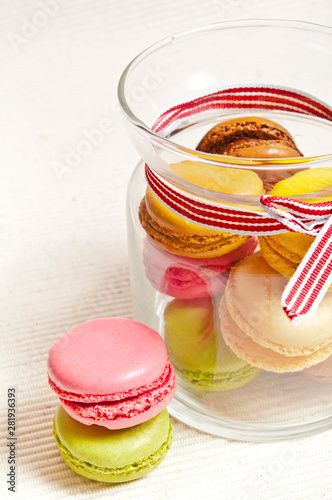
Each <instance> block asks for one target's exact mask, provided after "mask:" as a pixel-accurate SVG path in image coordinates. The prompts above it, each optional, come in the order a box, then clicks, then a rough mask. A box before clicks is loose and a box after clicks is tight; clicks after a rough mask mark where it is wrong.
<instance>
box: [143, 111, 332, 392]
mask: <svg viewBox="0 0 332 500" xmlns="http://www.w3.org/2000/svg"><path fill="white" fill-rule="evenodd" d="M197 149H198V150H199V151H202V152H205V153H210V154H218V155H227V156H234V157H242V158H260V159H264V158H290V157H299V156H302V153H301V152H300V151H299V149H298V147H297V146H296V143H295V141H294V139H293V137H292V136H291V134H290V133H289V132H288V131H287V130H286V129H285V128H284V127H282V126H281V125H279V124H277V123H276V122H273V121H271V120H266V119H262V118H258V117H240V118H235V119H231V120H227V121H224V122H221V123H219V124H217V125H216V126H215V127H213V128H212V129H211V130H209V131H208V132H207V133H206V134H205V136H204V137H203V138H202V139H201V141H200V142H199V144H198V146H197ZM170 168H171V169H172V170H173V171H174V172H175V173H176V174H177V175H178V176H179V177H180V178H182V179H184V180H185V181H187V182H189V183H191V184H194V185H196V186H199V187H201V188H203V189H208V190H210V191H217V192H221V193H229V194H235V195H247V196H250V195H251V196H259V195H260V194H262V193H263V192H264V191H265V192H269V193H270V194H272V195H276V196H295V195H306V196H307V197H308V194H309V193H311V192H316V191H320V190H322V189H326V188H328V187H329V186H331V184H332V169H326V168H325V169H324V168H322V169H315V170H314V171H312V170H303V171H301V172H299V173H298V174H296V175H292V172H290V171H287V170H284V169H280V170H275V169H274V168H271V167H270V166H268V165H267V166H266V169H265V170H264V169H263V168H260V169H259V170H257V172H258V173H256V172H254V171H251V170H245V169H243V170H242V169H234V170H232V169H228V168H224V167H216V166H214V165H205V164H204V166H203V167H202V165H201V164H200V163H198V162H188V161H184V162H181V163H178V164H174V165H171V166H170ZM324 199H328V200H330V199H332V195H331V193H329V192H327V193H326V195H325V198H324V197H323V198H322V197H321V198H320V201H323V200H324ZM306 201H309V202H310V198H309V200H308V199H307V200H306ZM311 201H312V202H314V201H316V200H315V199H313V198H312V199H311ZM140 220H141V223H142V225H143V227H144V229H145V230H146V232H147V234H148V236H149V239H150V240H152V241H150V242H147V244H146V249H145V267H146V272H147V276H148V278H149V279H150V281H151V283H152V284H153V285H154V286H155V288H157V289H158V290H160V291H162V292H164V293H166V294H169V295H171V296H172V297H174V298H175V300H173V301H172V302H170V303H169V304H168V305H167V306H166V309H165V313H164V322H165V341H166V343H167V347H168V350H169V353H170V356H171V359H172V361H173V363H174V366H175V367H176V368H177V369H178V372H179V373H180V374H181V375H182V377H183V378H184V379H186V380H187V382H188V383H189V385H190V386H192V387H196V388H201V389H204V390H225V389H227V388H235V387H237V386H240V385H243V383H246V381H248V380H250V379H251V378H253V377H254V376H255V375H256V374H257V371H256V372H255V371H254V367H256V368H259V369H264V370H268V371H274V372H286V371H288V372H292V371H298V370H302V369H304V368H306V367H309V366H313V365H315V364H317V363H319V362H320V361H323V360H324V359H326V357H328V356H329V354H330V353H331V352H332V334H331V333H330V332H329V328H328V322H329V313H328V311H329V309H330V307H331V305H332V296H331V297H330V294H329V293H328V294H327V295H326V297H325V298H324V300H323V302H322V304H321V305H320V307H319V310H318V312H317V313H316V314H315V316H314V317H313V318H312V319H310V320H306V322H305V323H303V324H302V325H301V328H300V329H299V328H297V327H295V326H294V325H293V324H292V323H291V322H290V321H289V320H288V319H287V318H286V316H285V314H284V312H283V310H282V308H281V306H280V303H281V295H282V293H283V290H284V288H285V286H286V284H287V279H288V278H289V277H290V276H292V274H293V273H294V271H295V269H296V267H297V266H298V264H299V263H300V262H301V260H302V258H303V256H304V255H305V253H306V252H307V250H308V248H309V247H310V245H311V243H312V241H313V240H312V238H311V237H309V236H306V235H303V234H300V233H283V234H279V235H271V236H264V237H260V239H259V242H260V246H261V250H262V251H261V252H257V253H254V252H255V249H256V243H255V241H254V240H253V239H249V240H248V239H247V240H246V241H243V240H242V242H241V243H240V239H241V238H245V237H243V236H239V235H233V234H230V233H222V232H220V231H209V230H206V229H205V228H202V227H199V226H197V225H194V224H191V223H189V222H188V221H185V220H182V219H181V218H180V217H178V216H177V215H175V214H173V213H171V212H170V211H168V209H166V207H164V206H163V205H162V204H161V203H160V202H159V201H158V200H157V199H156V198H155V197H154V196H153V195H152V193H151V192H150V191H149V190H148V191H147V193H146V196H145V199H144V200H143V201H142V203H141V207H140ZM165 268H166V269H165ZM220 295H221V300H220V307H219V313H220V328H219V327H218V326H217V327H216V326H215V325H216V321H215V316H216V314H215V307H214V304H215V303H216V302H218V300H219V299H218V296H219V297H220ZM229 353H231V354H229ZM232 356H233V358H232ZM242 368H243V369H244V371H245V372H246V375H244V376H241V370H242ZM225 373H228V374H230V377H231V381H230V382H229V381H227V383H226V382H225V380H227V376H226V377H225ZM236 373H237V375H235V374H236Z"/></svg>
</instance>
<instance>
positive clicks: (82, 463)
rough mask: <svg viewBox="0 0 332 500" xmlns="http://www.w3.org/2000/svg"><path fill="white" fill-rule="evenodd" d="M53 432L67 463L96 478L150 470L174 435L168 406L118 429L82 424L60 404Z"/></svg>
mask: <svg viewBox="0 0 332 500" xmlns="http://www.w3.org/2000/svg"><path fill="white" fill-rule="evenodd" d="M53 435H54V438H55V441H56V444H57V445H58V447H59V450H60V454H61V456H62V458H63V459H64V461H65V462H66V464H67V465H69V467H70V468H71V469H73V471H75V472H77V474H80V475H81V476H84V477H87V478H89V479H94V480H95V481H103V482H109V483H120V482H125V481H132V480H133V479H138V478H139V477H141V476H144V475H145V474H147V473H149V472H150V471H152V470H153V469H154V468H155V467H157V466H158V465H159V464H160V462H161V461H162V460H163V458H164V457H165V455H166V453H167V451H168V449H169V447H170V445H171V442H172V437H173V432H172V423H171V421H170V418H169V415H168V412H167V410H166V409H165V410H163V411H162V412H161V413H159V414H158V415H157V416H156V417H153V418H152V419H150V420H148V421H146V422H144V423H142V424H138V425H135V426H134V427H129V428H126V429H120V430H110V429H107V428H106V427H102V426H100V425H84V424H81V423H80V422H78V421H77V420H74V419H73V418H72V417H71V416H69V415H68V414H67V413H66V412H65V410H64V409H63V407H62V406H61V405H60V406H59V407H58V409H57V411H56V414H55V417H54V421H53Z"/></svg>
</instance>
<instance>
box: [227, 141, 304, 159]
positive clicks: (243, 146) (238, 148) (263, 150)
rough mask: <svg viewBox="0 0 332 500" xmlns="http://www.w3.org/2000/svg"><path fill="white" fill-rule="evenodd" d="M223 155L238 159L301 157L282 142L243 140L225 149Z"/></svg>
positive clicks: (296, 151)
mask: <svg viewBox="0 0 332 500" xmlns="http://www.w3.org/2000/svg"><path fill="white" fill-rule="evenodd" d="M223 154H225V155H229V156H235V157H238V158H294V157H298V156H301V154H300V153H299V151H298V150H296V149H294V148H292V147H290V146H289V145H288V144H285V143H283V142H282V141H264V140H263V139H247V140H245V139H241V140H239V141H235V142H232V143H231V144H229V145H228V146H226V147H225V148H224V152H223Z"/></svg>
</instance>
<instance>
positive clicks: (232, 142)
mask: <svg viewBox="0 0 332 500" xmlns="http://www.w3.org/2000/svg"><path fill="white" fill-rule="evenodd" d="M196 149H197V150H198V151H202V152H205V153H212V154H219V155H228V156H235V157H242V158H290V157H297V156H302V153H301V152H300V151H299V149H298V148H297V146H296V144H295V141H294V139H293V137H292V136H291V134H290V133H289V132H288V130H286V129H285V128H284V127H282V126H281V125H279V124H278V123H276V122H274V121H272V120H267V119H265V118H260V117H257V116H241V117H236V118H233V119H230V120H225V121H223V122H220V123H218V124H217V125H215V126H214V127H213V128H211V129H210V130H209V131H208V132H207V133H206V134H205V135H204V137H203V138H202V139H201V141H200V142H199V144H198V146H197V148H196Z"/></svg>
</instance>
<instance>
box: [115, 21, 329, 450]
mask: <svg viewBox="0 0 332 500" xmlns="http://www.w3.org/2000/svg"><path fill="white" fill-rule="evenodd" d="M331 42H332V29H330V28H327V27H322V26H317V25H312V24H310V23H303V22H293V21H268V20H250V21H248V20H244V21H237V22H225V23H215V24H212V25H210V26H207V27H204V28H201V29H196V30H193V31H189V32H186V33H181V34H177V35H173V36H170V37H168V38H166V39H164V40H162V41H161V42H159V43H157V44H155V45H153V46H152V47H150V48H148V49H147V50H145V51H144V52H142V53H141V54H140V55H139V56H137V57H136V58H135V59H134V60H133V61H132V62H131V63H130V64H129V65H128V67H127V68H126V69H125V71H124V73H123V74H122V76H121V79H120V82H119V100H120V103H121V106H122V109H123V111H124V114H125V116H126V118H127V120H126V126H127V130H128V134H129V137H130V140H131V141H132V143H133V144H134V145H135V147H136V149H137V151H138V152H139V154H140V156H141V158H142V161H141V162H140V163H139V164H138V165H137V167H136V169H135V171H134V173H133V175H132V178H131V181H130V185H129V187H128V204H127V206H128V244H129V257H130V265H131V281H132V290H133V299H134V305H135V318H136V319H137V320H139V321H142V322H143V323H146V324H147V325H149V326H150V327H152V328H154V329H156V330H157V331H158V332H159V333H160V335H162V336H163V338H164V340H165V342H166V346H167V349H168V352H169V355H170V358H171V361H172V362H173V364H174V366H175V368H176V370H177V375H178V388H177V392H176V396H175V398H174V399H173V402H172V403H171V405H170V412H171V414H172V415H173V416H175V417H176V418H178V419H179V420H181V421H183V422H185V423H187V424H188V425H191V426H193V427H196V428H198V429H200V430H202V431H205V432H209V433H213V434H215V435H219V436H223V437H228V438H233V439H244V440H256V441H265V440H277V439H283V438H290V437H297V436H303V435H307V434H310V433H313V432H317V431H319V430H324V429H326V428H328V427H330V425H331V423H332V409H331V389H332V385H331V384H332V356H330V353H331V352H332V333H331V334H330V333H329V330H330V327H329V324H331V319H332V313H331V312H330V310H331V311H332V307H331V308H330V307H329V305H330V302H331V301H332V293H331V292H330V291H329V289H327V291H326V290H325V291H326V293H325V294H323V295H324V296H323V298H322V300H321V302H320V304H319V305H318V308H317V310H316V312H314V313H312V314H311V315H308V317H304V318H303V319H302V320H301V321H300V322H299V323H298V324H297V322H296V321H294V320H293V321H292V313H291V312H290V313H289V314H288V317H287V316H286V313H285V312H284V309H283V307H282V305H284V307H285V304H284V303H283V302H282V300H284V298H283V294H285V293H286V292H285V290H287V289H288V288H289V286H290V283H294V280H295V277H294V278H293V276H294V275H295V273H296V272H298V271H297V270H299V269H300V267H299V266H300V263H301V261H302V260H303V259H304V258H305V257H306V256H307V255H308V254H307V252H309V247H310V246H311V244H312V243H313V242H314V241H316V240H317V237H316V235H317V234H318V233H319V231H320V230H321V227H322V225H323V222H324V221H325V220H326V219H328V216H326V218H325V219H324V221H323V222H322V220H321V219H320V220H319V221H318V225H319V224H320V225H319V228H318V229H317V230H316V229H315V230H316V233H314V232H311V233H310V231H314V230H313V229H312V227H313V224H315V223H313V222H312V221H309V223H308V224H309V225H308V227H309V226H310V228H309V229H307V228H305V229H303V227H302V229H299V230H298V229H297V227H298V226H295V229H294V226H291V225H287V224H288V222H287V223H286V222H285V219H284V214H285V210H286V211H287V213H289V211H290V212H291V213H292V214H293V212H294V210H293V208H294V207H293V208H291V210H289V208H285V207H281V209H280V210H279V212H278V214H279V215H278V214H277V215H276V212H275V211H274V212H273V210H274V208H275V207H274V206H273V207H272V209H271V210H272V211H271V210H270V209H269V207H268V206H267V205H268V204H269V202H270V198H268V197H267V198H266V197H264V196H262V195H263V194H264V193H265V194H266V193H271V194H272V195H273V196H281V197H283V198H284V197H287V198H288V199H291V200H301V201H304V202H305V205H304V206H305V210H307V208H306V207H307V206H308V205H310V204H312V203H317V202H320V201H326V200H327V201H331V200H332V193H330V189H329V186H332V176H331V178H330V174H331V172H332V154H331V153H332V148H331V144H332V124H331V120H332V112H331V108H330V105H331V104H332V88H331V86H330V85H329V82H330V77H331V76H332V69H331V64H330V60H331V52H332V43H331ZM248 117H250V120H253V121H255V120H254V119H253V118H252V117H258V120H273V121H274V122H277V123H278V124H280V125H281V126H282V127H285V128H286V129H287V130H288V131H289V132H290V133H291V135H292V137H293V138H294V140H295V142H296V146H297V147H298V149H299V150H300V151H301V152H302V154H303V156H299V155H297V156H294V157H293V156H292V157H286V158H284V157H282V158H281V157H279V158H276V157H275V156H272V157H268V158H264V157H263V158H262V157H260V158H253V157H251V158H250V157H246V156H245V155H242V156H234V155H233V154H219V153H218V152H217V153H216V152H212V153H211V152H206V151H201V150H197V149H196V147H197V145H198V143H199V142H200V141H201V139H202V137H203V136H204V135H205V134H206V133H207V132H208V131H209V130H210V129H211V128H212V127H214V126H215V125H216V124H218V123H220V122H223V121H224V120H232V119H234V118H236V120H240V122H241V120H242V122H243V121H248ZM250 120H249V122H250ZM322 169H323V170H322ZM300 172H301V173H300ZM308 172H309V174H308ZM275 200H276V199H275V198H273V199H272V201H273V202H274V201H275ZM263 205H264V206H263ZM301 206H302V205H301ZM315 206H316V205H315ZM329 206H330V204H326V205H324V207H328V208H326V210H330V208H329ZM220 207H221V212H220V211H219V208H220ZM279 208H280V207H279ZM216 213H218V215H216ZM220 213H221V215H220ZM257 214H258V215H257ZM232 217H233V218H232ZM262 217H269V221H270V222H271V221H272V222H271V225H270V226H269V227H261V226H260V227H259V228H257V227H256V226H257V224H256V222H257V218H259V219H260V221H261V220H262ZM278 217H279V218H278ZM294 217H295V224H299V221H300V224H302V226H303V218H301V216H298V215H296V214H295V215H294ZM229 218H230V222H229ZM300 219H301V220H300ZM264 220H267V219H264ZM280 221H281V222H280ZM316 222H317V221H316ZM278 224H279V225H278ZM280 224H281V226H280ZM285 224H286V225H285ZM310 224H311V225H310ZM306 227H307V226H306ZM315 227H316V226H315ZM294 231H295V232H294ZM320 234H321V233H320ZM311 248H312V247H311ZM328 253H329V254H331V252H330V251H329V250H328ZM305 274H308V273H306V272H305ZM298 279H299V278H298ZM301 279H302V278H301ZM309 283H310V282H309ZM328 286H329V282H327V284H326V286H325V288H328ZM287 287H288V288H287ZM331 305H332V304H331ZM313 309H314V308H313Z"/></svg>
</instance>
